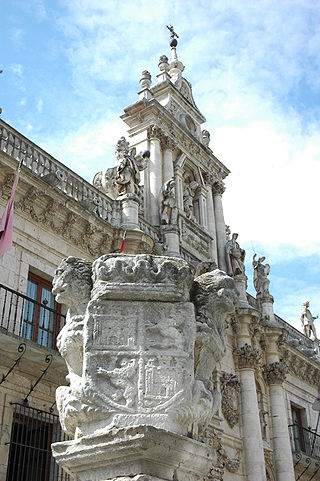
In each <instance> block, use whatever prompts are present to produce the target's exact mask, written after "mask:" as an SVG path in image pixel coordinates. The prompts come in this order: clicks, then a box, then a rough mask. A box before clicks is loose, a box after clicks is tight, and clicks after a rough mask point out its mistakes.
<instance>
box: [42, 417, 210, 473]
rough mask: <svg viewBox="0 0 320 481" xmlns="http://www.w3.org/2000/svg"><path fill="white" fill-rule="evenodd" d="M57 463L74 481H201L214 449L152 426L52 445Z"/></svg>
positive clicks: (207, 470)
mask: <svg viewBox="0 0 320 481" xmlns="http://www.w3.org/2000/svg"><path fill="white" fill-rule="evenodd" d="M52 452H53V455H54V457H55V459H56V461H57V462H58V463H59V464H60V466H62V467H63V469H64V470H66V471H67V472H68V473H70V474H71V475H72V476H73V477H74V478H75V479H77V481H106V480H109V479H114V478H119V477H120V478H121V477H130V478H131V479H132V478H133V477H134V476H137V475H140V476H141V475H142V474H143V475H144V476H143V479H144V480H146V479H147V480H151V479H154V478H158V479H159V480H172V479H179V480H180V479H181V480H184V481H196V480H198V479H203V478H204V476H206V475H207V474H208V473H209V471H210V468H211V464H212V456H213V450H212V448H210V447H208V446H206V445H205V444H203V443H200V442H198V441H194V440H192V439H189V438H186V437H184V436H180V435H177V434H172V433H169V432H168V431H165V430H162V429H157V428H154V427H152V426H146V425H144V426H136V427H129V428H125V429H118V430H116V429H113V430H111V431H103V430H101V431H100V433H97V434H95V435H93V436H85V437H82V438H79V439H75V440H74V441H65V442H62V443H55V444H53V445H52Z"/></svg>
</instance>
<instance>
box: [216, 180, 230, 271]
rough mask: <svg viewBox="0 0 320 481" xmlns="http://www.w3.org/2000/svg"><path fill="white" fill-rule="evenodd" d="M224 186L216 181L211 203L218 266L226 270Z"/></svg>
mask: <svg viewBox="0 0 320 481" xmlns="http://www.w3.org/2000/svg"><path fill="white" fill-rule="evenodd" d="M224 190H225V187H224V185H223V183H222V182H220V181H216V182H215V183H214V185H213V205H214V214H215V221H216V234H217V254H218V266H219V268H220V269H222V270H223V271H225V272H226V271H227V263H226V252H225V250H226V225H225V222H224V215H223V207H222V194H223V192H224Z"/></svg>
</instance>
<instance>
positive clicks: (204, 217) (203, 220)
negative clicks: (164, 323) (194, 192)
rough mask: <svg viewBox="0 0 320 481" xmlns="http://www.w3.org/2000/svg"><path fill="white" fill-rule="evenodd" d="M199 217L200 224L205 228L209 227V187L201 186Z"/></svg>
mask: <svg viewBox="0 0 320 481" xmlns="http://www.w3.org/2000/svg"><path fill="white" fill-rule="evenodd" d="M199 217H200V219H199V220H200V225H201V226H202V227H204V228H205V229H207V228H208V214H207V188H206V187H204V186H201V187H200V193H199Z"/></svg>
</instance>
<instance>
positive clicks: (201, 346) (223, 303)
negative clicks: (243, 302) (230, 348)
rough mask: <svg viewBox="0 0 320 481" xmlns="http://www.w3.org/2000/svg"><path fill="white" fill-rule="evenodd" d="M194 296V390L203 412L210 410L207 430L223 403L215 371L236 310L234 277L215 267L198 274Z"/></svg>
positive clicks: (193, 290) (204, 424)
mask: <svg viewBox="0 0 320 481" xmlns="http://www.w3.org/2000/svg"><path fill="white" fill-rule="evenodd" d="M192 299H193V302H194V305H195V309H196V321H197V332H196V342H195V387H194V390H195V391H199V393H200V394H198V397H199V398H200V399H201V400H202V401H201V402H202V404H203V410H202V412H203V415H204V414H207V417H206V418H203V419H202V426H201V425H200V426H199V427H200V428H201V429H202V430H203V429H204V428H205V427H206V425H207V424H208V423H209V422H210V420H211V418H212V416H213V415H214V414H215V413H216V412H217V410H218V409H219V406H220V401H221V395H220V393H219V392H218V390H217V389H216V387H215V385H214V383H213V379H212V375H213V371H214V369H215V368H216V367H217V364H218V363H219V362H220V361H221V359H222V357H223V356H224V353H225V351H226V328H227V326H228V321H229V320H230V318H231V317H232V315H233V314H234V312H235V306H236V305H237V303H238V294H237V290H236V287H235V283H234V280H233V279H232V278H231V277H229V276H228V275H227V274H226V273H225V272H223V271H221V270H219V269H215V270H214V271H212V272H207V273H205V274H202V275H201V276H199V277H197V278H195V280H194V283H193V289H192ZM201 386H202V387H201ZM208 393H209V395H210V398H211V406H210V408H209V407H208ZM195 401H196V398H195V400H194V402H195ZM204 401H206V402H204ZM197 404H199V402H198V403H197Z"/></svg>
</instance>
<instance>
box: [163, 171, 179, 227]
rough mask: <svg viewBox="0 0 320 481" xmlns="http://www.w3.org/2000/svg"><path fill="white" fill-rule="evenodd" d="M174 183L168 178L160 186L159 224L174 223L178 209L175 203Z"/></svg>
mask: <svg viewBox="0 0 320 481" xmlns="http://www.w3.org/2000/svg"><path fill="white" fill-rule="evenodd" d="M175 187H176V183H175V181H174V179H173V178H172V179H170V180H168V181H167V182H165V183H164V184H163V187H162V203H161V224H162V225H167V224H176V223H177V216H178V209H177V204H176V188H175Z"/></svg>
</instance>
